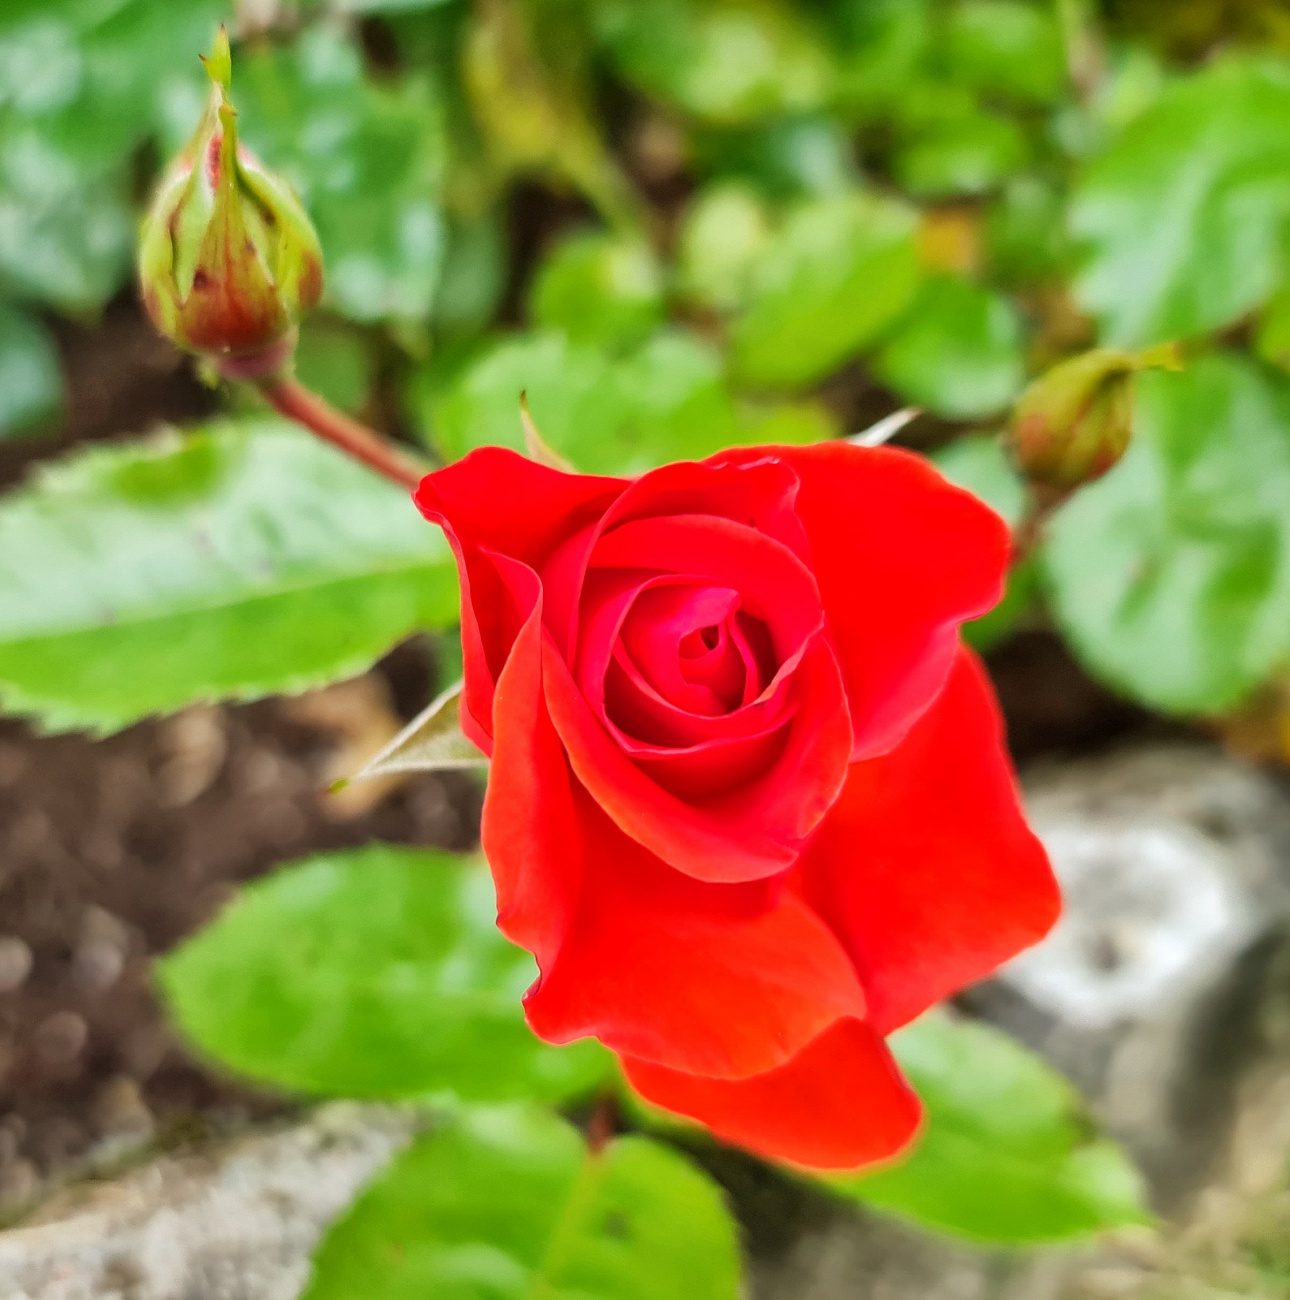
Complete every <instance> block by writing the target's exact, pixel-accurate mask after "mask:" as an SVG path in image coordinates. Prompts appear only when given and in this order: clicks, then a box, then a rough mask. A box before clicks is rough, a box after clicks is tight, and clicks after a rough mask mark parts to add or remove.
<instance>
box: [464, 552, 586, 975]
mask: <svg viewBox="0 0 1290 1300" xmlns="http://www.w3.org/2000/svg"><path fill="white" fill-rule="evenodd" d="M496 564H497V568H498V571H499V574H501V575H504V576H505V577H506V578H508V579H509V580H510V583H509V585H510V586H511V587H512V588H513V589H514V590H515V591H516V595H517V599H519V600H524V599H525V597H526V596H527V597H528V600H527V605H528V617H527V618H526V619H525V621H524V624H523V626H522V627H521V628H520V631H519V633H518V635H517V636H516V637H515V641H514V644H513V645H512V647H511V653H510V656H509V658H508V659H507V661H506V664H505V666H504V667H503V668H502V671H501V674H500V676H499V677H498V679H497V690H496V693H495V695H494V699H493V736H494V746H493V761H492V765H491V768H490V770H489V774H488V789H487V793H486V794H485V796H484V815H483V824H482V827H481V830H480V839H481V840H482V842H483V848H484V856H485V857H486V858H487V859H488V863H489V866H490V868H491V869H492V873H493V881H494V883H495V885H496V887H497V924H498V926H499V928H500V929H501V931H502V933H503V934H505V935H506V936H507V938H509V939H511V940H512V941H513V942H515V943H517V944H519V945H520V946H521V947H524V948H527V949H528V950H529V951H530V952H532V953H533V954H534V955H535V956H536V957H537V960H538V966H539V968H540V969H542V970H548V969H550V967H551V965H552V963H553V962H554V960H555V954H556V951H557V949H558V948H559V945H560V943H561V942H562V940H563V939H564V935H565V932H566V931H567V930H568V928H569V925H570V924H571V922H572V920H573V915H574V910H575V908H576V906H577V890H578V883H579V880H580V878H581V876H582V870H583V863H582V854H581V846H582V835H581V831H580V829H579V825H578V820H577V816H576V813H575V810H574V804H573V792H572V783H571V778H570V774H569V764H568V762H567V760H566V759H565V756H564V749H563V747H562V746H561V744H560V739H559V737H558V736H557V735H556V734H555V728H554V727H553V726H552V725H551V718H550V715H549V714H548V713H547V708H546V699H545V697H544V695H543V693H542V594H541V588H540V585H539V583H538V578H537V575H536V574H535V573H534V572H533V571H532V570H531V569H529V568H527V567H525V566H524V565H522V564H519V563H517V562H516V561H514V560H507V559H505V558H504V557H500V556H499V557H497V558H496ZM597 865H598V866H599V867H600V868H601V869H603V867H604V864H597Z"/></svg>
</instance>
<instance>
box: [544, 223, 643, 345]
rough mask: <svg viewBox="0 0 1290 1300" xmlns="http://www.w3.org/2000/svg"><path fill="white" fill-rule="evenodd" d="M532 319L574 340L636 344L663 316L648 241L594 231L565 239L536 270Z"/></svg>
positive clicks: (604, 343) (601, 343)
mask: <svg viewBox="0 0 1290 1300" xmlns="http://www.w3.org/2000/svg"><path fill="white" fill-rule="evenodd" d="M529 311H530V314H531V315H532V317H533V323H534V324H535V325H537V326H539V327H541V328H544V329H559V330H563V331H564V332H565V334H567V335H568V337H569V338H570V339H572V340H573V341H574V342H575V343H590V344H593V345H597V346H601V347H606V348H617V347H626V346H630V345H631V344H634V343H639V342H640V341H641V340H642V339H644V338H645V337H646V336H647V335H648V334H650V333H652V332H653V330H654V328H655V327H656V326H657V325H658V324H659V322H660V320H661V319H662V316H663V282H662V276H661V274H660V271H659V266H658V262H657V260H656V258H655V257H654V253H653V251H652V250H651V249H650V246H649V245H648V244H647V243H646V242H645V241H644V240H643V239H639V238H635V237H626V238H624V237H622V236H615V235H608V234H601V233H596V232H584V233H581V234H576V235H573V236H571V237H570V238H568V239H566V240H564V242H563V243H561V244H559V245H558V246H557V247H556V248H555V249H554V250H553V251H552V253H551V254H550V255H549V256H548V257H547V259H546V260H545V261H544V262H543V264H542V266H541V267H540V268H539V269H538V273H537V278H536V280H535V282H534V285H533V292H532V296H531V298H530V300H529Z"/></svg>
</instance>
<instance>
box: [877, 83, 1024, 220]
mask: <svg viewBox="0 0 1290 1300" xmlns="http://www.w3.org/2000/svg"><path fill="white" fill-rule="evenodd" d="M919 95H920V109H919V112H918V113H917V115H916V116H915V117H914V119H913V120H910V121H907V122H906V123H905V125H904V126H903V129H902V131H901V136H902V143H901V145H900V148H899V149H898V150H897V152H896V155H895V158H894V159H893V166H894V168H895V172H896V179H897V180H898V181H899V182H900V184H901V185H902V186H903V187H904V188H905V189H906V190H908V191H909V192H910V193H911V194H914V195H917V196H918V197H919V198H924V199H940V198H950V197H953V196H955V195H961V194H969V195H971V194H985V193H987V192H988V191H989V190H992V189H994V188H996V187H997V186H999V185H1001V184H1002V183H1003V182H1004V181H1006V180H1007V179H1008V178H1009V177H1010V176H1014V175H1016V173H1017V172H1019V171H1020V170H1021V169H1022V168H1023V167H1024V166H1025V165H1026V163H1027V162H1028V161H1029V158H1030V146H1029V144H1028V143H1027V141H1026V137H1025V135H1024V133H1023V132H1022V130H1021V128H1020V127H1019V126H1018V125H1017V124H1016V123H1015V122H1014V121H1012V119H1011V118H1007V117H1002V116H1000V115H999V114H996V113H989V112H987V111H986V110H984V109H982V108H979V107H977V106H976V105H975V104H973V103H972V102H971V101H970V100H968V99H964V100H960V99H959V97H958V96H956V95H954V94H953V93H952V90H951V88H950V87H938V86H936V85H935V84H934V83H924V84H923V86H922V87H921V89H920V92H919Z"/></svg>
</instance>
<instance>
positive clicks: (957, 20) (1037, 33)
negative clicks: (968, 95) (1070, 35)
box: [945, 0, 1066, 104]
mask: <svg viewBox="0 0 1290 1300" xmlns="http://www.w3.org/2000/svg"><path fill="white" fill-rule="evenodd" d="M945 57H946V62H947V67H948V71H949V73H950V75H951V76H952V77H953V78H954V79H955V80H956V81H960V82H962V83H963V84H964V85H967V86H971V87H972V88H973V89H974V90H978V91H981V92H983V93H985V94H987V95H1000V96H1003V97H1006V98H1010V99H1016V100H1021V101H1029V102H1034V103H1040V104H1050V103H1052V102H1053V101H1054V100H1056V99H1059V98H1060V97H1061V94H1062V91H1063V89H1064V88H1065V84H1066V51H1065V48H1064V45H1063V42H1062V33H1061V29H1060V28H1059V27H1058V25H1057V17H1056V14H1055V13H1054V12H1053V8H1052V7H1050V6H1048V5H1044V6H1040V5H1035V4H1030V3H1027V0H965V3H961V4H958V5H956V6H955V7H954V8H953V9H951V10H950V12H949V14H948V16H947V20H946V32H945Z"/></svg>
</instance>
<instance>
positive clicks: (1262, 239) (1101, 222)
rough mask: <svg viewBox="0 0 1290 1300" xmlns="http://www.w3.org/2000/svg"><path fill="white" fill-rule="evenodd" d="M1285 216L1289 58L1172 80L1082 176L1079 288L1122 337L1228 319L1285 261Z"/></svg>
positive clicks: (1252, 301)
mask: <svg viewBox="0 0 1290 1300" xmlns="http://www.w3.org/2000/svg"><path fill="white" fill-rule="evenodd" d="M1287 216H1290V70H1287V69H1286V68H1285V67H1283V66H1282V65H1280V64H1271V63H1269V64H1255V63H1249V62H1237V61H1233V62H1227V63H1221V64H1219V65H1217V66H1216V67H1214V68H1211V69H1209V70H1207V71H1204V72H1201V73H1197V74H1196V75H1194V76H1192V77H1189V78H1187V79H1186V80H1184V81H1180V82H1179V83H1177V84H1175V85H1174V86H1172V87H1171V88H1169V89H1168V90H1166V91H1165V92H1164V94H1163V95H1162V96H1161V97H1160V99H1159V101H1158V102H1157V103H1156V104H1155V106H1154V107H1152V108H1151V109H1149V110H1148V111H1147V112H1145V113H1144V114H1142V115H1141V116H1140V117H1138V118H1137V119H1136V120H1135V121H1133V122H1132V123H1130V125H1129V126H1128V127H1127V128H1126V129H1125V130H1124V132H1123V133H1122V134H1121V135H1120V136H1119V137H1118V139H1117V140H1116V141H1115V143H1114V145H1113V146H1112V147H1111V149H1110V150H1109V151H1108V152H1107V153H1106V154H1105V155H1104V156H1103V157H1101V158H1100V159H1099V160H1098V161H1097V162H1096V163H1095V164H1094V165H1093V166H1092V168H1091V169H1090V170H1089V172H1088V174H1087V176H1086V177H1085V178H1084V181H1083V183H1082V185H1081V186H1080V188H1079V190H1078V192H1077V194H1076V197H1075V200H1074V204H1073V207H1072V211H1071V220H1072V224H1073V227H1074V229H1075V231H1076V233H1077V234H1078V235H1080V236H1082V237H1083V238H1084V239H1085V241H1086V242H1087V244H1088V246H1089V251H1090V256H1089V260H1088V264H1087V266H1086V267H1085V269H1084V271H1083V274H1082V275H1081V277H1080V280H1079V283H1078V285H1077V291H1078V295H1079V298H1080V300H1081V302H1082V303H1083V304H1084V306H1085V307H1086V308H1087V309H1088V310H1089V311H1091V312H1092V314H1093V315H1094V316H1096V317H1097V319H1098V322H1099V324H1100V325H1101V329H1102V336H1103V339H1104V341H1105V342H1107V343H1111V344H1115V345H1119V346H1137V345H1141V344H1148V343H1157V342H1162V341H1165V340H1168V339H1172V338H1175V337H1179V336H1188V335H1194V334H1201V333H1204V332H1205V331H1207V330H1212V329H1216V328H1219V327H1221V326H1223V325H1227V324H1228V323H1230V322H1231V321H1234V320H1236V319H1238V318H1239V317H1241V316H1242V315H1244V314H1245V313H1246V312H1248V311H1250V310H1251V309H1252V308H1254V307H1257V306H1258V305H1259V304H1260V303H1261V302H1262V301H1264V299H1266V298H1267V297H1268V295H1269V294H1270V293H1271V292H1272V290H1273V289H1274V288H1275V287H1276V285H1277V283H1278V280H1279V279H1280V277H1281V276H1282V274H1283V273H1284V269H1285V263H1284V254H1283V247H1284V245H1283V240H1284V235H1285V231H1286V219H1287Z"/></svg>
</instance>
